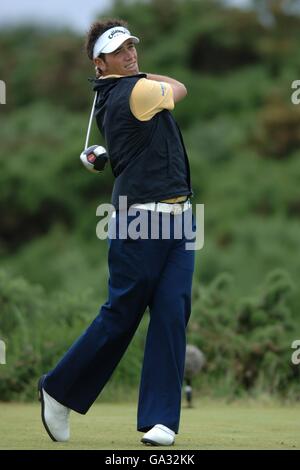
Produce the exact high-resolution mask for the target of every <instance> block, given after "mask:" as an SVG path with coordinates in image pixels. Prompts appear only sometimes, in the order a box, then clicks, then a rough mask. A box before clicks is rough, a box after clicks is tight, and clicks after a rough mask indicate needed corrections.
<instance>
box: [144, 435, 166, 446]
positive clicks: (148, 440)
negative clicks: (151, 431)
mask: <svg viewBox="0 0 300 470" xmlns="http://www.w3.org/2000/svg"><path fill="white" fill-rule="evenodd" d="M141 442H142V443H143V444H146V446H164V447H167V446H172V445H174V442H172V444H159V442H156V441H152V440H151V439H147V437H143V438H142V439H141Z"/></svg>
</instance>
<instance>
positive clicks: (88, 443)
mask: <svg viewBox="0 0 300 470" xmlns="http://www.w3.org/2000/svg"><path fill="white" fill-rule="evenodd" d="M135 422H136V407H135V405H134V404H128V403H126V404H120V403H117V404H115V405H112V404H96V405H94V406H93V407H92V409H91V410H90V411H89V413H88V414H87V415H86V416H81V415H78V414H75V413H73V414H72V415H71V440H70V441H69V442H68V443H63V444H62V443H54V442H52V441H51V440H50V439H49V438H48V436H47V434H46V433H45V431H44V429H43V427H42V424H41V420H40V408H39V405H38V404H19V403H18V404H6V403H1V404H0V449H111V450H116V449H119V450H125V449H140V450H141V449H145V450H146V451H147V450H151V448H149V447H145V446H143V445H142V444H140V442H139V440H140V437H141V436H142V434H140V433H138V432H137V431H136V430H135ZM172 449H173V450H174V451H175V450H176V449H177V450H179V449H193V450H195V449H199V450H201V449H202V450H206V449H300V405H299V404H298V405H286V406H283V405H278V404H275V403H268V404H256V403H254V402H252V403H231V404H226V403H224V402H214V401H206V400H204V401H199V402H198V403H197V404H196V406H195V407H194V408H193V409H187V408H183V409H182V418H181V429H180V434H179V435H178V436H177V439H176V443H175V446H174V447H172ZM152 450H153V449H152Z"/></svg>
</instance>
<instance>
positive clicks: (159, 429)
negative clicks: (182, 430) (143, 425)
mask: <svg viewBox="0 0 300 470" xmlns="http://www.w3.org/2000/svg"><path fill="white" fill-rule="evenodd" d="M141 442H143V444H147V445H151V446H172V445H173V444H174V442H175V432H174V431H172V429H169V428H167V426H164V425H163V424H156V425H155V426H154V427H153V428H152V429H150V431H148V432H146V434H144V436H143V437H142V439H141Z"/></svg>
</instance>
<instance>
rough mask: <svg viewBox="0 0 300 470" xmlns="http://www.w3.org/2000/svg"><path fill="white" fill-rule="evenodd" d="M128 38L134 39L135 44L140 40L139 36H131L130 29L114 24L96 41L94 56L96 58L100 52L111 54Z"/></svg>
mask: <svg viewBox="0 0 300 470" xmlns="http://www.w3.org/2000/svg"><path fill="white" fill-rule="evenodd" d="M127 39H132V41H133V42H134V43H135V44H137V43H138V42H140V40H139V38H137V37H136V36H131V34H130V31H128V29H126V28H124V27H123V26H114V27H113V28H110V29H108V30H107V31H105V32H104V33H103V34H101V36H99V38H98V39H97V41H96V42H95V45H94V49H93V58H94V59H96V57H98V56H99V54H109V53H110V52H114V51H115V50H116V49H118V47H120V46H121V44H123V42H125V41H127Z"/></svg>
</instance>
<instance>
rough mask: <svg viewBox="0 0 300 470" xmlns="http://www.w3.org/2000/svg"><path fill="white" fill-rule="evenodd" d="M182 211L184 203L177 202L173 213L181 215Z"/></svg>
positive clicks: (172, 210)
mask: <svg viewBox="0 0 300 470" xmlns="http://www.w3.org/2000/svg"><path fill="white" fill-rule="evenodd" d="M182 212H183V204H180V203H178V202H176V203H175V204H174V206H173V207H172V209H171V214H173V215H179V214H182Z"/></svg>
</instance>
